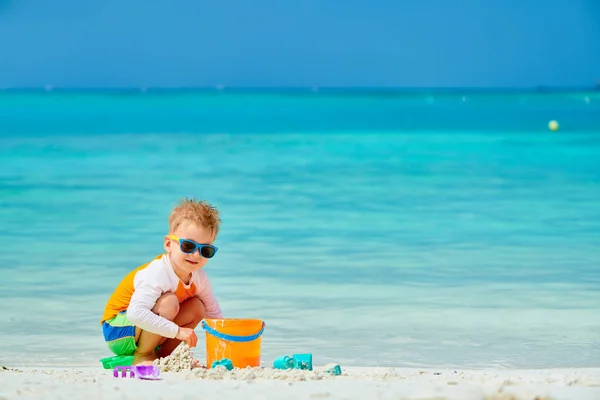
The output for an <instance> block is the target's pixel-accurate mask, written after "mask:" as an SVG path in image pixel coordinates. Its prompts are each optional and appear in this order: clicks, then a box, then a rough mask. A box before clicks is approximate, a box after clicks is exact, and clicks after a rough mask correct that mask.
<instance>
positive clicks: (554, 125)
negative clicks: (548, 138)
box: [548, 120, 558, 131]
mask: <svg viewBox="0 0 600 400" xmlns="http://www.w3.org/2000/svg"><path fill="white" fill-rule="evenodd" d="M548 129H550V130H551V131H557V130H558V122H556V121H554V120H552V121H550V122H548Z"/></svg>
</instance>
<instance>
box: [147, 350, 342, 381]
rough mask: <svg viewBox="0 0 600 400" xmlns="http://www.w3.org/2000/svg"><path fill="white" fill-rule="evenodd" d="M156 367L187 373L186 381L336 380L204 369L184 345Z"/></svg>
mask: <svg viewBox="0 0 600 400" xmlns="http://www.w3.org/2000/svg"><path fill="white" fill-rule="evenodd" d="M154 365H156V366H157V367H160V371H161V372H182V371H187V372H188V373H187V374H185V376H184V379H210V380H218V379H226V380H244V381H248V380H288V381H308V380H321V379H334V378H335V376H333V375H331V374H329V373H326V372H324V371H320V370H314V371H307V370H299V369H290V370H279V369H274V368H263V367H256V368H250V367H248V368H234V369H233V370H231V371H228V370H227V369H225V368H224V367H217V368H210V369H207V368H203V367H200V368H199V367H197V361H196V360H194V354H193V353H192V349H190V347H189V346H187V345H186V344H184V343H182V344H180V345H179V346H177V348H176V349H175V350H174V351H173V353H171V355H169V356H168V357H163V358H159V359H157V360H155V361H154Z"/></svg>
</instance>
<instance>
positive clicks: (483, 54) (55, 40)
mask: <svg viewBox="0 0 600 400" xmlns="http://www.w3.org/2000/svg"><path fill="white" fill-rule="evenodd" d="M542 4H543V6H541V5H542ZM598 80H600V1H598V0H544V1H540V0H487V1H486V0H437V1H436V0H395V1H392V0H370V1H367V0H344V1H342V0H337V1H333V0H329V1H328V0H302V1H300V0H297V1H292V0H254V1H249V0H219V1H211V2H207V1H202V0H194V1H192V0H179V1H174V0H144V1H142V0H126V1H123V0H119V1H117V0H103V1H95V2H92V1H88V0H53V1H39V0H36V1H34V0H0V87H24V86H25V87H32V86H33V87H42V86H45V85H54V86H56V87H152V86H215V85H225V86H238V87H240V86H242V87H244V86H245V87H274V86H275V87H277V86H280V87H281V86H284V87H285V86H287V87H289V86H371V87H372V86H403V87H419V86H429V87H472V86H477V87H534V86H537V85H547V86H587V87H589V86H592V85H594V84H595V83H596V82H597V81H598Z"/></svg>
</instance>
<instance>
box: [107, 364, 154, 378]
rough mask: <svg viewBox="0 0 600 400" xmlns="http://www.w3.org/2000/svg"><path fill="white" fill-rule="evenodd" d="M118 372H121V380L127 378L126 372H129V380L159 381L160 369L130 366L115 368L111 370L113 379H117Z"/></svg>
mask: <svg viewBox="0 0 600 400" xmlns="http://www.w3.org/2000/svg"><path fill="white" fill-rule="evenodd" d="M119 372H121V378H126V377H127V372H129V377H130V378H134V377H135V378H138V379H144V380H151V381H155V380H159V379H160V368H158V367H157V366H154V365H135V366H133V367H131V366H125V365H121V366H117V367H115V369H114V370H113V376H114V377H115V378H118V377H119Z"/></svg>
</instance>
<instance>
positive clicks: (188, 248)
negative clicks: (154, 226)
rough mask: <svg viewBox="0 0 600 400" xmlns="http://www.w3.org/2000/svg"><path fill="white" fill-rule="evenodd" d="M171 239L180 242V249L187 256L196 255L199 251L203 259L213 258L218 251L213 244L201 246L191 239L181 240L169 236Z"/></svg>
mask: <svg viewBox="0 0 600 400" xmlns="http://www.w3.org/2000/svg"><path fill="white" fill-rule="evenodd" d="M169 237H170V238H171V239H173V240H176V241H178V242H179V248H180V249H181V251H182V252H184V253H185V254H194V252H195V251H196V250H198V252H199V253H200V255H201V256H202V257H204V258H213V257H214V256H215V253H216V252H217V250H218V249H217V248H216V247H215V246H213V245H211V244H200V243H196V242H194V241H193V240H190V239H180V238H178V237H177V236H175V235H169Z"/></svg>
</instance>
